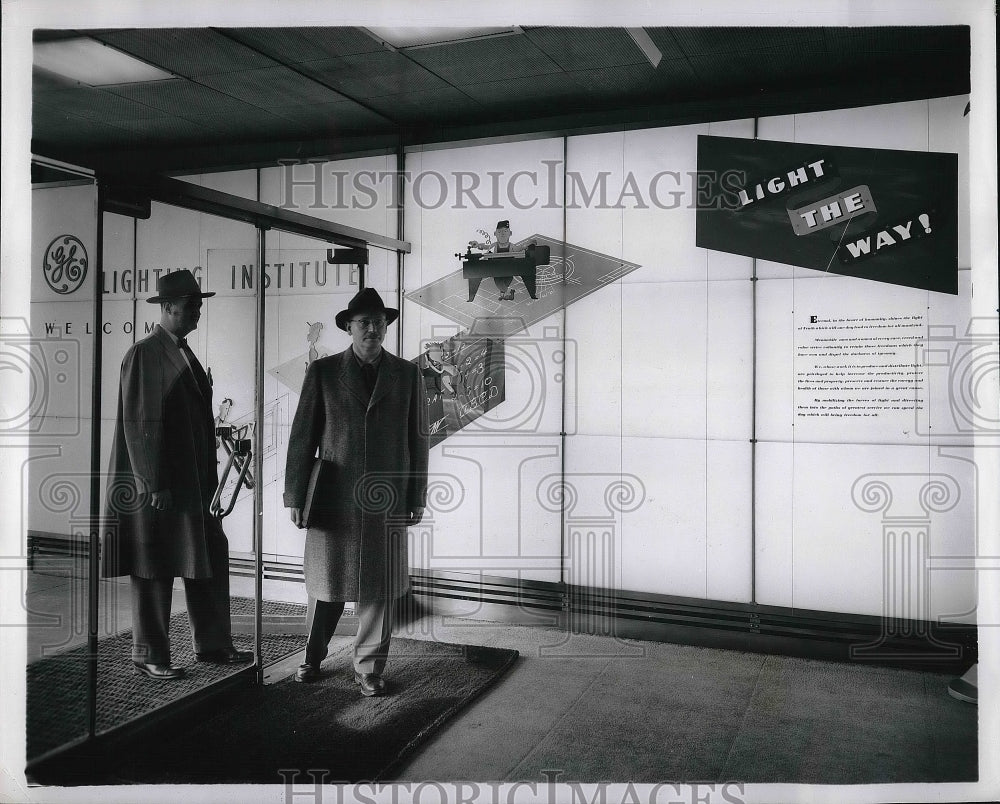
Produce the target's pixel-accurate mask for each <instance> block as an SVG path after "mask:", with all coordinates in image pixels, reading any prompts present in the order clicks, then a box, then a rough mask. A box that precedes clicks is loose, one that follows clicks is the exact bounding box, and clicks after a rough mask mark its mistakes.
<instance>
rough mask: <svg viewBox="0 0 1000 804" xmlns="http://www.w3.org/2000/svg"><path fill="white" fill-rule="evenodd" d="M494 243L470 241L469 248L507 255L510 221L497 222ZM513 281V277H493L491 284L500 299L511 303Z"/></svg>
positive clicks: (508, 250)
mask: <svg viewBox="0 0 1000 804" xmlns="http://www.w3.org/2000/svg"><path fill="white" fill-rule="evenodd" d="M493 234H494V236H495V237H496V239H497V241H496V243H493V244H492V245H491V244H490V243H480V242H479V241H478V240H470V241H469V246H470V247H471V248H477V249H479V250H480V251H489V252H492V253H493V254H507V253H509V252H510V235H511V232H510V221H497V228H496V231H495V232H494V233H493ZM513 281H514V277H513V276H495V277H493V283H494V284H495V285H496V286H497V289H498V290H499V291H500V298H501V299H504V300H506V301H511V300H512V299H513V298H514V291H513V290H511V289H510V283H511V282H513Z"/></svg>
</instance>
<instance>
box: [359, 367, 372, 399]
mask: <svg viewBox="0 0 1000 804" xmlns="http://www.w3.org/2000/svg"><path fill="white" fill-rule="evenodd" d="M361 376H362V378H363V379H364V381H365V388H366V389H367V390H368V396H369V397H371V395H372V392H373V391H374V390H375V380H376V373H375V366H374V364H372V363H362V364H361Z"/></svg>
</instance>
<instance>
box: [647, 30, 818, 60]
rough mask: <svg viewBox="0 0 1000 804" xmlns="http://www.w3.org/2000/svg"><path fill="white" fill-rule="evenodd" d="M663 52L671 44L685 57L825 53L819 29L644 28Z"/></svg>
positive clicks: (816, 54) (815, 54)
mask: <svg viewBox="0 0 1000 804" xmlns="http://www.w3.org/2000/svg"><path fill="white" fill-rule="evenodd" d="M646 30H647V31H648V33H649V35H650V38H651V39H652V40H653V42H654V43H655V44H656V46H657V47H659V48H660V49H661V50H663V47H665V46H668V45H669V44H670V43H671V42H676V44H677V45H679V46H680V49H681V52H682V53H683V54H685V55H687V56H692V57H694V56H725V55H731V54H735V53H760V52H779V53H780V52H785V53H792V52H796V51H799V52H812V53H813V55H814V56H816V57H818V56H819V55H820V54H822V53H823V52H825V49H826V39H825V37H824V35H823V29H822V28H739V27H732V28H718V27H715V28H647V29H646Z"/></svg>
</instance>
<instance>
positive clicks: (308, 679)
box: [295, 664, 319, 684]
mask: <svg viewBox="0 0 1000 804" xmlns="http://www.w3.org/2000/svg"><path fill="white" fill-rule="evenodd" d="M295 680H296V681H301V682H302V683H303V684H312V683H313V682H314V681H319V667H318V666H317V665H315V664H300V665H299V669H298V670H296V671H295Z"/></svg>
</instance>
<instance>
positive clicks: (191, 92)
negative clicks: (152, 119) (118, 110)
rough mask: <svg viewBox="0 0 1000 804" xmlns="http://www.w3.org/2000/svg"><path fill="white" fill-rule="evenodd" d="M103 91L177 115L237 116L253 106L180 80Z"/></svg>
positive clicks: (121, 85) (124, 85) (123, 85)
mask: <svg viewBox="0 0 1000 804" xmlns="http://www.w3.org/2000/svg"><path fill="white" fill-rule="evenodd" d="M106 91H108V92H113V93H114V94H116V95H121V96H122V97H124V98H130V99H131V100H134V101H136V102H138V103H142V104H145V105H146V106H151V107H153V108H154V109H159V110H161V111H164V112H167V113H168V114H173V115H178V116H180V117H185V116H188V115H196V114H223V113H229V114H234V115H239V114H245V113H247V112H248V111H250V110H252V109H253V108H254V107H252V106H250V105H249V104H246V103H244V102H243V101H240V100H237V99H236V98H231V97H229V96H228V95H224V94H223V93H221V92H216V91H215V90H214V89H210V88H209V87H203V86H201V85H199V84H195V83H193V82H191V81H185V80H183V79H178V80H174V81H155V82H152V83H144V84H119V85H117V86H115V87H111V88H108V89H107V90H106Z"/></svg>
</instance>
